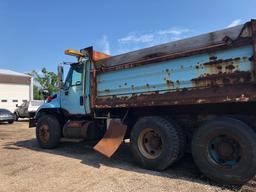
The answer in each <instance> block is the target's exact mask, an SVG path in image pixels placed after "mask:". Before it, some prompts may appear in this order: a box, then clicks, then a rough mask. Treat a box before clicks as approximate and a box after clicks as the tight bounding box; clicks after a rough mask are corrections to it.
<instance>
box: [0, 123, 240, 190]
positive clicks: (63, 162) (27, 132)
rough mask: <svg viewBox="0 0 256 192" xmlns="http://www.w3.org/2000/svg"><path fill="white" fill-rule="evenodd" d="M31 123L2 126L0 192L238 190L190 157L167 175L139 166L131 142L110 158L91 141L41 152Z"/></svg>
mask: <svg viewBox="0 0 256 192" xmlns="http://www.w3.org/2000/svg"><path fill="white" fill-rule="evenodd" d="M34 132H35V130H34V129H33V128H32V129H29V128H28V123H27V122H25V121H24V122H16V123H14V124H12V125H8V124H3V123H2V124H0V191H6V192H7V191H8V192H10V191H21V192H23V191H24V192H25V191H26V192H27V191H33V192H36V191H44V192H47V191H51V192H52V191H90V192H93V191H97V192H98V191H104V192H106V191H118V192H119V191H124V192H126V191H136V192H137V191H146V192H150V191H156V192H160V191H174V192H179V191H180V192H189V191H191V192H192V191H196V192H211V191H214V192H218V191H239V190H240V189H239V188H235V187H232V186H218V185H217V184H215V183H211V182H210V181H209V180H207V178H205V177H204V176H202V175H201V174H200V172H199V171H198V169H197V168H196V167H195V165H194V163H193V159H192V157H191V156H189V155H187V156H185V157H184V158H183V159H182V160H181V162H179V163H176V164H175V165H173V166H172V167H170V168H169V169H167V170H166V171H164V172H155V171H148V170H144V169H141V168H139V167H138V166H137V165H136V164H135V163H134V162H133V160H132V157H131V154H130V151H129V148H128V144H123V145H122V146H121V148H120V149H119V150H118V151H117V153H116V154H115V155H114V157H112V158H111V159H107V158H105V157H103V156H101V155H100V154H98V153H97V152H95V151H93V150H92V149H91V147H92V145H93V143H88V142H74V141H73V142H70V141H63V142H62V143H61V145H60V147H59V148H57V149H54V150H45V149H40V148H39V146H38V144H37V142H36V140H35V134H34Z"/></svg>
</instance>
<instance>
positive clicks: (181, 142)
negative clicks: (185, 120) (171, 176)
mask: <svg viewBox="0 0 256 192" xmlns="http://www.w3.org/2000/svg"><path fill="white" fill-rule="evenodd" d="M166 119H167V120H168V121H169V123H171V124H172V126H173V127H174V128H175V129H176V131H177V133H178V138H179V146H180V147H179V154H178V158H177V159H176V161H179V160H180V159H181V158H182V157H183V156H184V153H185V149H186V146H187V138H186V135H185V133H184V130H183V129H182V127H179V126H178V125H177V124H176V123H175V121H174V120H173V119H172V118H171V117H166Z"/></svg>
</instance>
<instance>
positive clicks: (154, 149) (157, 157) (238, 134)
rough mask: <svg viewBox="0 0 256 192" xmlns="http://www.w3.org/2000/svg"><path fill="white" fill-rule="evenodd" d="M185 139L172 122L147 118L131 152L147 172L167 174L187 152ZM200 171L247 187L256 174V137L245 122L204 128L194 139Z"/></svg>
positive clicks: (138, 129) (227, 121)
mask: <svg viewBox="0 0 256 192" xmlns="http://www.w3.org/2000/svg"><path fill="white" fill-rule="evenodd" d="M184 138H185V135H184V133H183V132H182V130H181V129H180V128H179V127H178V126H177V125H175V123H174V122H173V121H171V120H170V119H169V120H167V119H165V118H162V117H158V116H151V117H143V118H141V119H139V120H138V122H137V123H136V124H135V126H134V127H133V129H132V132H131V151H132V154H133V156H134V158H135V160H136V161H137V162H138V163H139V164H140V165H141V166H142V167H144V168H147V169H152V170H164V169H166V168H167V167H168V166H170V165H171V164H173V163H174V162H175V161H177V160H179V159H180V158H181V157H182V155H183V153H184V150H185V146H186V143H185V139H184ZM191 148H192V155H193V158H194V161H195V163H196V165H197V166H198V168H199V169H200V170H201V171H202V172H203V173H204V174H205V175H206V176H207V177H209V178H210V179H212V180H215V181H217V182H218V183H223V184H243V183H245V182H246V181H248V180H250V179H251V178H252V177H253V176H254V175H255V173H256V133H255V132H254V130H253V129H252V128H251V127H250V126H249V125H247V124H246V123H245V122H243V121H241V120H238V119H235V118H230V117H224V118H216V119H213V120H210V121H207V122H205V123H204V124H202V125H201V126H200V127H199V128H198V129H197V130H196V131H195V133H194V135H193V138H192V145H191Z"/></svg>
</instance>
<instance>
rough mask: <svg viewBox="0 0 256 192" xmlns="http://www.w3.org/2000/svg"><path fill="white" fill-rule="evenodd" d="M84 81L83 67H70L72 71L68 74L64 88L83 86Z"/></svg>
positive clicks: (74, 65)
mask: <svg viewBox="0 0 256 192" xmlns="http://www.w3.org/2000/svg"><path fill="white" fill-rule="evenodd" d="M82 79H83V65H79V64H77V63H76V64H72V65H70V70H69V72H68V75H67V78H66V81H65V84H64V88H69V87H71V86H78V85H81V84H82Z"/></svg>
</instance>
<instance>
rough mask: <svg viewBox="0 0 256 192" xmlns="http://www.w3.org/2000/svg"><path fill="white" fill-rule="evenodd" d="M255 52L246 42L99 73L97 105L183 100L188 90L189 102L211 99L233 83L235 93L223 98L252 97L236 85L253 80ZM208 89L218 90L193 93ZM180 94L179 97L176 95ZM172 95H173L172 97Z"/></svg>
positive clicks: (117, 105) (162, 103)
mask: <svg viewBox="0 0 256 192" xmlns="http://www.w3.org/2000/svg"><path fill="white" fill-rule="evenodd" d="M252 56H253V48H252V46H251V45H247V46H242V47H239V48H233V49H227V50H222V51H216V52H211V53H204V54H199V55H194V56H190V57H183V58H177V59H173V60H169V61H165V62H160V63H152V64H149V65H142V66H138V67H134V68H129V69H123V70H117V71H109V72H105V73H99V74H98V75H97V102H96V107H100V108H102V107H109V106H111V107H125V106H140V105H148V104H150V105H155V104H156V103H157V104H156V105H164V104H179V103H180V104H182V100H183V99H185V97H188V95H187V94H189V95H190V96H191V97H190V98H189V100H190V101H186V104H189V102H192V101H191V100H193V102H195V103H204V102H207V103H208V102H213V101H212V100H215V99H216V98H217V97H218V96H220V95H218V93H220V92H218V90H219V91H220V90H221V89H227V88H228V87H229V88H231V87H233V88H232V89H233V90H232V89H231V91H234V92H235V93H234V92H233V93H228V92H226V93H225V95H224V97H223V96H222V101H223V102H224V101H225V100H226V101H229V100H230V101H234V100H239V99H240V97H241V99H246V98H247V97H249V95H247V91H246V92H243V89H241V88H239V90H238V91H236V88H235V87H234V86H241V85H243V86H244V87H246V86H247V85H249V84H250V83H252V82H253V80H254V77H253V73H252V71H253V62H252ZM207 89H214V90H215V92H213V93H212V94H209V95H207V98H205V96H206V95H204V97H200V96H199V95H191V94H193V91H195V90H197V91H198V90H207ZM248 91H249V89H248ZM255 91H256V89H255ZM194 93H195V92H194ZM234 94H235V95H234ZM160 95H162V96H164V95H165V97H166V98H165V99H164V98H162V99H163V100H162V101H160V97H159V96H160ZM177 95H179V97H178V98H175V96H177ZM232 95H233V96H234V98H232ZM157 96H158V97H159V100H158V99H157ZM170 97H173V99H172V101H171V98H170ZM183 97H184V98H183ZM131 101H132V102H131ZM170 101H171V103H170ZM184 102H185V101H184Z"/></svg>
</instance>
